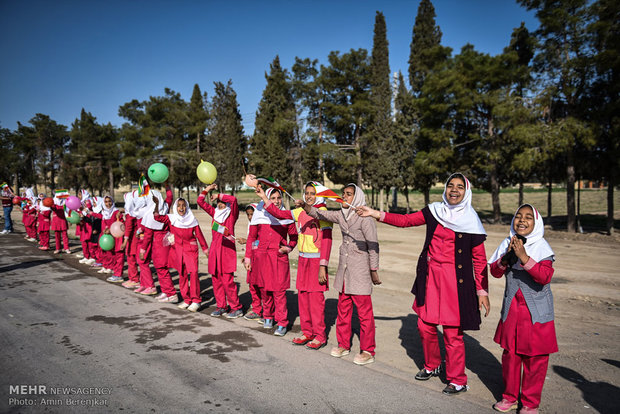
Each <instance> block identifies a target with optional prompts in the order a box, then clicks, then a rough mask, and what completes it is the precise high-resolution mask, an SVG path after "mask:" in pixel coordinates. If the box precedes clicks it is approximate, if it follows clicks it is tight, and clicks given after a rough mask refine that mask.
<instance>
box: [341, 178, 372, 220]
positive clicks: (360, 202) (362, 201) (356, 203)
mask: <svg viewBox="0 0 620 414" xmlns="http://www.w3.org/2000/svg"><path fill="white" fill-rule="evenodd" d="M347 187H353V188H355V194H354V195H353V201H352V202H351V206H353V207H351V206H350V205H349V204H345V203H342V204H341V205H340V208H341V209H342V214H343V215H344V218H345V219H346V220H347V221H348V220H349V219H350V218H351V217H355V209H356V208H357V207H361V206H365V205H366V194H364V190H362V189H361V188H359V187H358V186H357V185H355V184H353V183H349V184H347V185H345V186H344V188H347Z"/></svg>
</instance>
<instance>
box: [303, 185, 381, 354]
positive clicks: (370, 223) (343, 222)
mask: <svg viewBox="0 0 620 414" xmlns="http://www.w3.org/2000/svg"><path fill="white" fill-rule="evenodd" d="M342 191H343V193H342V198H343V200H344V203H342V204H341V208H340V211H326V210H320V209H317V208H316V207H314V206H311V205H310V204H307V203H304V202H302V201H300V200H298V201H297V202H296V204H297V205H303V206H304V209H305V210H306V213H308V215H309V216H310V217H313V218H315V219H319V220H324V221H328V222H332V223H338V225H339V227H340V231H341V232H342V244H341V245H340V255H339V258H338V272H337V273H336V279H335V280H334V287H335V288H336V290H338V292H339V295H338V319H337V320H336V337H337V338H338V346H337V347H334V348H333V349H332V350H331V355H332V356H333V357H336V358H340V357H343V356H345V355H348V354H349V353H350V350H351V336H352V328H351V318H352V313H353V305H354V304H355V306H356V307H357V314H358V316H359V320H360V353H359V354H357V355H356V356H355V358H354V359H353V362H354V363H356V364H358V365H366V364H370V363H372V362H374V361H375V356H374V355H375V348H376V341H375V317H374V314H373V310H372V298H371V296H370V295H371V293H372V286H373V285H378V284H380V283H381V282H380V280H379V275H378V273H377V272H378V269H379V241H378V239H377V225H376V224H375V221H374V220H372V219H370V218H366V217H360V216H358V215H357V214H355V208H356V207H360V206H364V205H366V195H365V194H364V191H363V190H362V189H361V188H359V187H358V186H356V185H355V184H353V183H350V184H347V185H346V186H345V187H344V188H343V190H342Z"/></svg>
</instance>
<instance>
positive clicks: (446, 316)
mask: <svg viewBox="0 0 620 414" xmlns="http://www.w3.org/2000/svg"><path fill="white" fill-rule="evenodd" d="M471 198H472V192H471V184H470V183H469V180H467V178H465V176H464V175H463V174H460V173H456V174H452V175H451V176H450V177H449V178H448V180H447V181H446V187H445V190H444V192H443V197H442V199H443V200H442V201H441V202H437V203H432V204H430V205H428V206H426V207H424V208H423V209H422V210H421V211H418V212H417V213H413V214H394V213H385V212H383V213H380V212H379V211H376V210H373V209H371V208H368V207H361V208H358V209H357V213H358V214H359V215H361V216H365V217H367V216H370V217H374V218H376V219H377V220H379V221H381V222H383V223H387V224H390V225H392V226H396V227H412V226H421V225H423V224H426V241H425V243H424V247H423V248H422V253H421V254H420V257H419V259H418V264H417V276H416V279H415V282H414V284H413V288H412V290H411V292H412V293H413V294H414V295H415V300H414V302H413V310H414V311H415V312H416V313H417V314H418V331H419V332H420V337H421V339H422V346H423V349H424V360H425V361H424V367H422V369H421V370H420V372H418V373H417V374H416V376H415V378H416V379H417V380H420V381H424V380H428V379H430V378H431V377H433V376H438V375H439V372H440V368H441V354H440V351H439V342H438V333H437V325H442V326H443V338H444V341H445V343H446V379H447V381H448V385H447V386H446V387H445V389H444V390H443V392H444V393H445V394H458V393H461V392H465V391H467V389H468V387H467V376H466V375H465V344H464V342H463V330H467V329H473V330H477V329H480V323H481V318H480V309H482V307H484V308H485V310H486V313H485V316H486V315H488V313H489V308H490V305H489V299H488V275H487V266H486V254H485V251H484V240H485V239H486V232H485V231H484V228H483V227H482V223H481V222H480V219H479V218H478V214H477V213H476V211H475V210H474V209H473V207H472V206H471Z"/></svg>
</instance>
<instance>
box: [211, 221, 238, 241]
mask: <svg viewBox="0 0 620 414" xmlns="http://www.w3.org/2000/svg"><path fill="white" fill-rule="evenodd" d="M211 230H213V231H215V232H217V233H220V234H221V235H222V236H224V237H226V238H227V239H234V238H235V236H233V235H232V234H230V231H228V229H227V228H226V226H224V225H222V224H220V223H218V222H217V221H213V225H211Z"/></svg>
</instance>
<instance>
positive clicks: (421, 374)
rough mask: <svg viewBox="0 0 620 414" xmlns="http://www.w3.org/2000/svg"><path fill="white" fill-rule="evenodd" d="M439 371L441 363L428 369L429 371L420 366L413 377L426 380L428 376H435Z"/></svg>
mask: <svg viewBox="0 0 620 414" xmlns="http://www.w3.org/2000/svg"><path fill="white" fill-rule="evenodd" d="M440 372H441V365H440V366H438V367H437V368H435V369H434V370H432V371H430V372H429V371H427V370H426V368H422V369H421V370H420V372H418V373H417V374H415V379H417V380H418V381H426V380H427V379H429V378H430V377H437V376H439V373H440Z"/></svg>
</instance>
